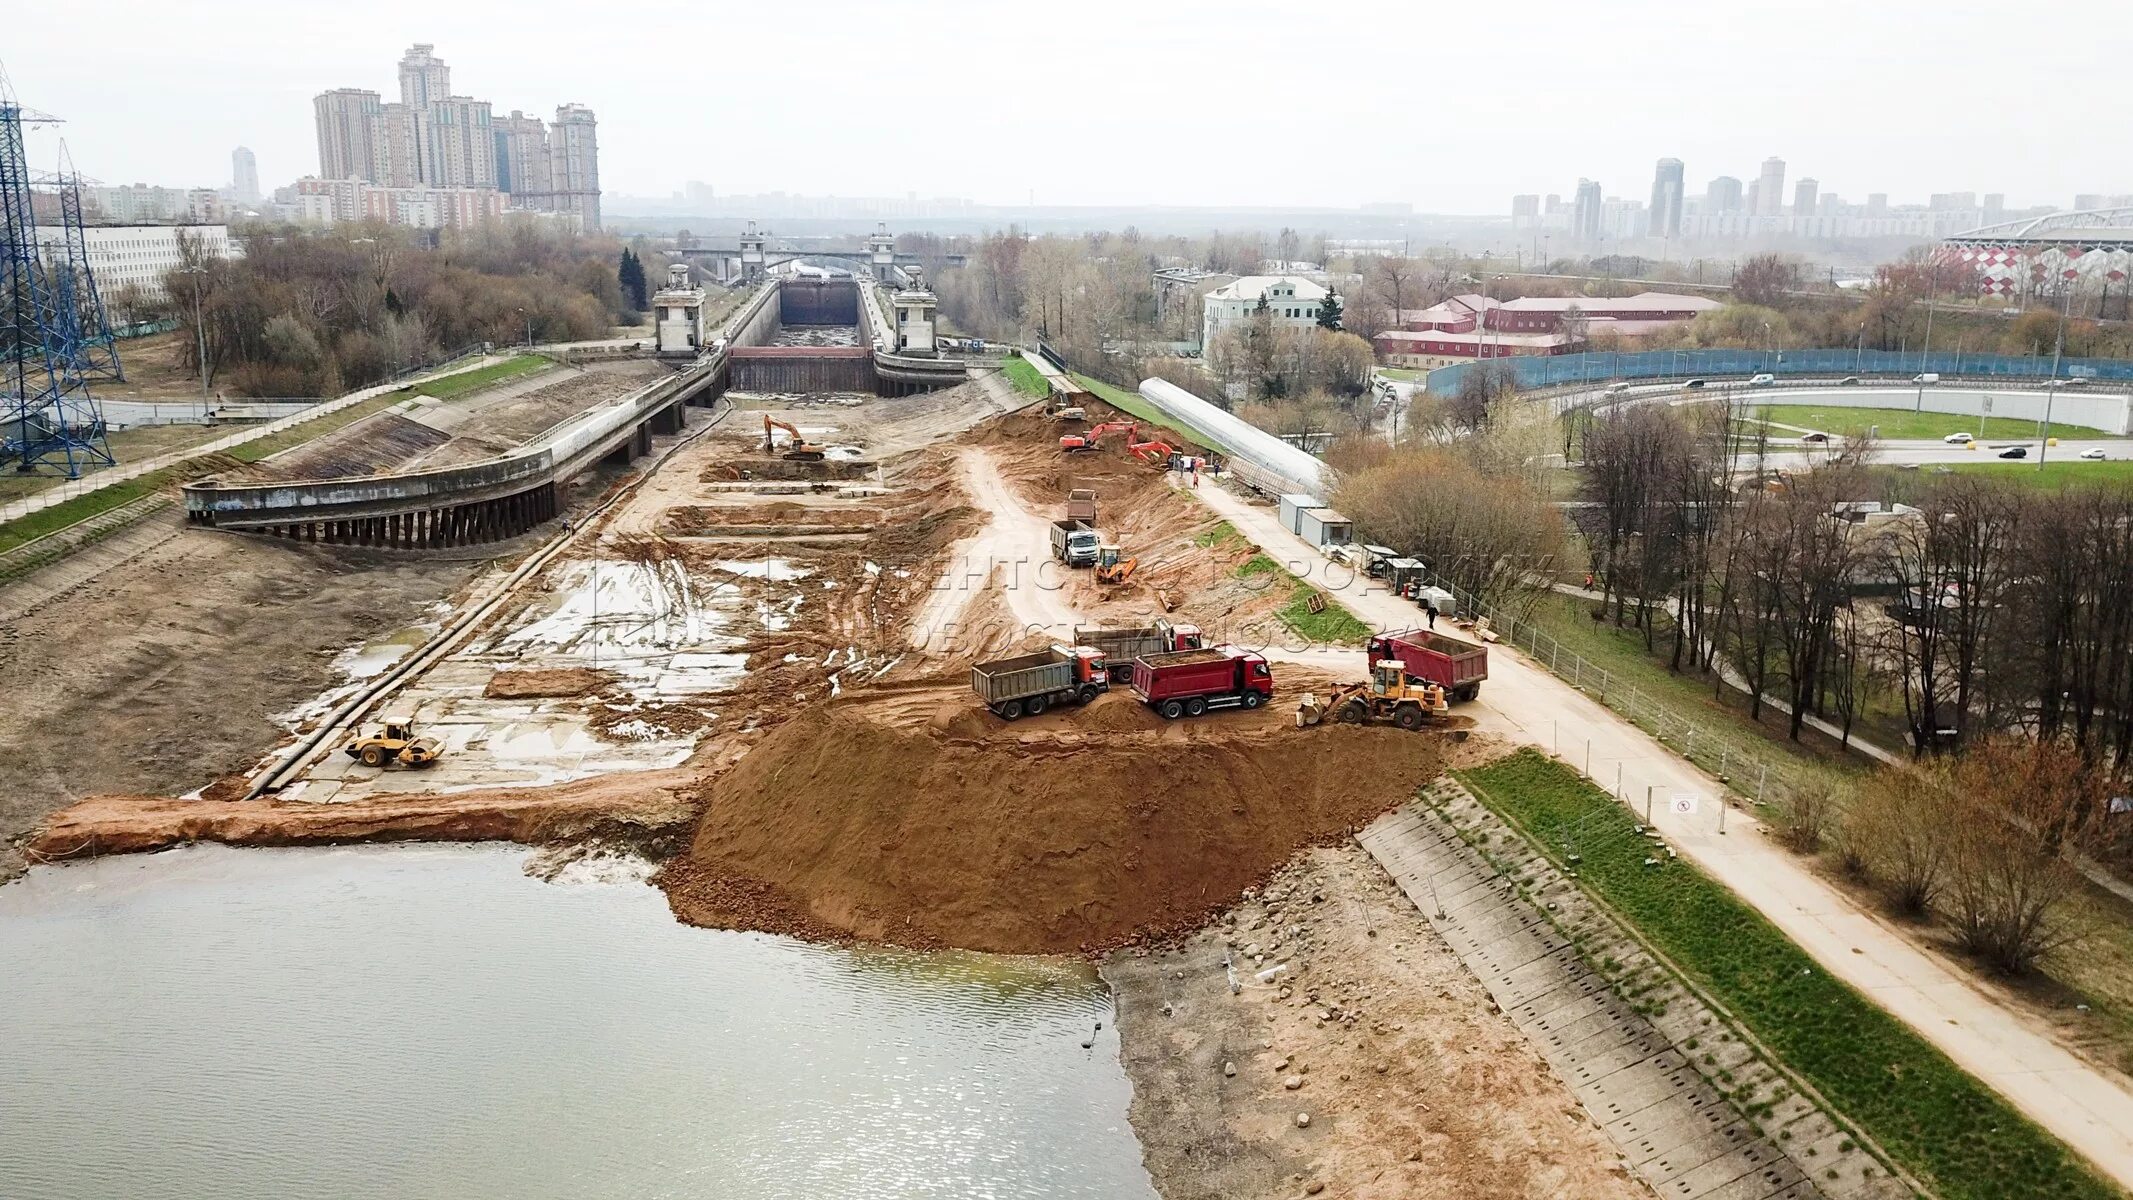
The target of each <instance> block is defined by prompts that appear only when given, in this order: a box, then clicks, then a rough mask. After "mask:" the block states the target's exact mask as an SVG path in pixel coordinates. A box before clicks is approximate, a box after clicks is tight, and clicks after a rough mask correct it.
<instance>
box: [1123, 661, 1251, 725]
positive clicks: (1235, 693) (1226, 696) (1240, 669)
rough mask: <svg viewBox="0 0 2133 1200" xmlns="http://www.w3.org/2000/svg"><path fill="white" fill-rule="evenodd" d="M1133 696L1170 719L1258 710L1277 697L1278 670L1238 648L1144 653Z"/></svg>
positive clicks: (1135, 664)
mask: <svg viewBox="0 0 2133 1200" xmlns="http://www.w3.org/2000/svg"><path fill="white" fill-rule="evenodd" d="M1133 694H1134V695H1136V696H1139V697H1140V698H1141V701H1142V703H1144V704H1146V705H1147V706H1148V707H1150V708H1152V709H1154V710H1155V711H1156V712H1157V713H1159V714H1161V715H1162V716H1164V717H1167V718H1177V717H1197V716H1199V715H1200V714H1202V713H1204V712H1206V711H1207V710H1208V709H1210V708H1232V707H1239V708H1257V707H1259V706H1260V705H1262V704H1265V703H1266V702H1267V701H1269V700H1271V699H1273V698H1274V672H1273V669H1272V668H1270V667H1268V666H1267V662H1266V659H1265V658H1264V657H1262V656H1260V655H1257V654H1254V653H1252V652H1251V651H1249V650H1239V649H1237V648H1236V647H1235V646H1214V647H1211V648H1209V649H1205V650H1175V651H1171V652H1169V653H1166V654H1144V655H1142V656H1141V657H1139V658H1137V659H1134V660H1133Z"/></svg>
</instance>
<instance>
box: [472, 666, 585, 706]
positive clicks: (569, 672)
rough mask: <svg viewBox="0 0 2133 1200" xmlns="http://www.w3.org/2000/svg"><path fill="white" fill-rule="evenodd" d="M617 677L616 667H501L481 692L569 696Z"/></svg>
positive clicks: (505, 696) (510, 696)
mask: <svg viewBox="0 0 2133 1200" xmlns="http://www.w3.org/2000/svg"><path fill="white" fill-rule="evenodd" d="M615 680H616V675H615V673H614V672H613V671H595V670H593V669H592V668H590V667H532V668H526V669H521V670H515V671H498V672H497V673H496V674H494V675H492V676H490V677H489V684H488V686H487V687H485V688H483V689H482V693H481V694H482V695H484V696H487V697H488V698H489V699H491V700H549V699H568V698H570V697H574V696H590V695H592V694H593V693H594V692H599V691H605V690H606V689H607V688H609V687H611V686H613V684H614V683H615Z"/></svg>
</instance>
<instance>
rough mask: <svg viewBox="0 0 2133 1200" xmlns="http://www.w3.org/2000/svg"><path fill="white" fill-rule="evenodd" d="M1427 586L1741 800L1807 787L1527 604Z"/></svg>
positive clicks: (1785, 799) (1761, 800)
mask: <svg viewBox="0 0 2133 1200" xmlns="http://www.w3.org/2000/svg"><path fill="white" fill-rule="evenodd" d="M1432 586H1436V587H1442V588H1444V589H1445V590H1446V591H1448V592H1450V593H1452V596H1453V598H1454V599H1455V600H1457V601H1458V603H1459V611H1460V612H1461V613H1464V614H1466V615H1467V616H1470V617H1476V618H1485V619H1487V621H1488V622H1489V626H1490V628H1491V629H1492V630H1493V631H1494V632H1495V633H1496V634H1497V636H1498V637H1499V638H1500V639H1501V640H1502V642H1503V643H1507V644H1509V645H1511V646H1513V647H1514V648H1516V649H1518V650H1520V651H1523V652H1524V653H1525V655H1526V657H1528V658H1530V659H1532V660H1533V661H1534V662H1535V663H1536V664H1538V665H1540V666H1541V667H1542V668H1544V669H1546V670H1547V672H1548V673H1549V674H1551V675H1553V676H1555V677H1556V678H1558V679H1560V680H1562V681H1563V682H1565V683H1567V684H1569V685H1570V686H1571V687H1573V688H1576V689H1577V690H1578V691H1579V692H1581V693H1583V694H1584V695H1585V696H1587V697H1589V698H1590V699H1592V700H1594V701H1597V702H1598V703H1599V704H1600V705H1601V706H1602V707H1604V708H1607V709H1610V710H1612V711H1614V712H1615V713H1618V714H1620V715H1621V716H1623V717H1626V718H1628V720H1629V721H1630V723H1631V724H1633V725H1635V726H1636V727H1637V728H1639V729H1642V730H1643V731H1644V732H1646V733H1648V734H1650V735H1651V736H1652V738H1653V739H1654V740H1656V741H1658V742H1659V743H1660V744H1661V745H1663V746H1665V747H1666V748H1667V749H1669V750H1671V751H1673V752H1674V753H1676V754H1678V755H1680V756H1681V757H1683V758H1685V759H1687V760H1688V761H1690V762H1691V763H1694V764H1695V765H1696V766H1697V767H1699V768H1701V769H1702V770H1704V771H1705V772H1707V773H1708V774H1710V775H1712V776H1714V777H1715V778H1716V779H1717V780H1718V781H1719V783H1721V784H1723V785H1725V786H1726V788H1728V789H1729V790H1730V791H1732V792H1733V794H1735V795H1737V796H1739V797H1740V798H1741V799H1743V800H1746V801H1749V802H1751V803H1753V804H1756V805H1758V806H1761V807H1764V808H1766V809H1772V810H1782V809H1785V808H1789V807H1790V805H1791V802H1792V797H1793V795H1794V794H1795V793H1796V792H1797V791H1798V790H1799V789H1800V788H1801V787H1803V786H1805V784H1806V775H1805V773H1804V772H1803V771H1801V770H1800V769H1799V767H1798V765H1797V764H1794V763H1788V762H1785V761H1784V760H1783V759H1782V758H1780V757H1779V756H1777V755H1774V754H1770V753H1765V752H1762V751H1760V750H1759V749H1757V748H1755V745H1754V744H1755V742H1756V741H1757V740H1760V737H1761V735H1760V734H1756V733H1744V732H1742V731H1740V730H1738V729H1733V728H1728V727H1725V726H1721V725H1717V724H1713V723H1710V722H1704V721H1698V720H1695V719H1693V718H1690V717H1687V716H1684V715H1682V714H1681V713H1680V712H1679V711H1677V710H1676V709H1675V708H1674V707H1673V705H1672V704H1671V703H1670V702H1669V700H1668V699H1667V698H1666V697H1664V696H1661V695H1658V694H1656V693H1654V692H1652V691H1649V690H1647V689H1645V688H1643V687H1642V686H1640V685H1638V684H1637V683H1636V682H1634V681H1632V680H1626V679H1624V678H1623V677H1622V676H1621V674H1620V673H1618V672H1614V671H1610V670H1608V669H1607V668H1606V667H1603V666H1601V665H1599V664H1598V663H1596V662H1593V661H1592V660H1591V659H1589V658H1586V657H1585V656H1584V655H1582V654H1579V653H1578V652H1577V651H1576V650H1573V649H1571V648H1570V647H1569V646H1567V645H1565V644H1564V643H1563V641H1562V639H1560V638H1558V637H1556V636H1555V635H1554V634H1551V633H1549V632H1548V631H1547V629H1546V628H1545V626H1544V624H1543V623H1542V622H1541V621H1540V620H1538V619H1536V618H1534V617H1533V616H1532V615H1531V612H1530V606H1529V607H1528V611H1526V612H1523V613H1521V612H1518V611H1514V609H1513V608H1512V607H1510V606H1506V605H1492V604H1487V603H1483V602H1481V601H1478V600H1476V599H1475V598H1474V597H1473V595H1471V594H1470V593H1468V592H1466V591H1465V590H1464V589H1462V588H1459V587H1457V586H1454V585H1452V584H1451V583H1449V582H1446V581H1443V580H1441V579H1439V580H1434V581H1433V584H1432ZM1551 749H1553V750H1554V751H1555V754H1556V756H1557V757H1558V758H1563V759H1565V760H1566V761H1571V762H1573V765H1574V764H1575V756H1574V755H1571V754H1568V753H1566V750H1565V748H1564V747H1562V746H1555V747H1551ZM1588 773H1589V772H1588ZM1603 786H1604V783H1603Z"/></svg>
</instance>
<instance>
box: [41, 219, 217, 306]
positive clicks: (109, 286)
mask: <svg viewBox="0 0 2133 1200" xmlns="http://www.w3.org/2000/svg"><path fill="white" fill-rule="evenodd" d="M81 234H82V249H83V251H84V252H86V253H87V254H88V256H89V270H90V271H91V272H92V273H93V274H95V276H96V290H97V294H98V295H100V296H102V297H103V298H104V299H105V300H107V301H108V300H110V299H111V298H112V297H113V296H116V295H117V294H118V293H119V292H120V290H122V289H124V288H129V287H131V288H138V289H139V290H140V292H141V294H142V295H144V296H146V297H149V298H151V299H157V300H160V299H163V297H164V289H163V277H164V276H165V275H167V274H168V273H170V272H171V271H172V270H174V269H176V268H178V267H181V266H183V265H184V264H185V256H184V253H183V252H182V251H181V249H180V248H179V246H178V239H179V237H181V236H183V237H186V238H190V239H193V240H194V241H195V242H197V243H198V245H199V249H200V253H201V254H202V256H204V257H207V258H241V257H243V255H244V250H243V248H242V247H240V246H239V245H238V244H237V242H236V241H235V240H234V239H232V238H231V237H230V231H229V228H228V227H227V226H224V225H90V226H86V227H84V228H83V229H82V231H81ZM37 240H38V242H39V243H41V244H42V245H43V246H44V247H45V254H46V255H47V256H48V257H49V256H51V255H53V254H55V253H56V254H57V255H59V256H60V257H62V258H63V257H65V255H66V230H64V229H62V228H60V227H58V226H54V225H40V226H38V227H37Z"/></svg>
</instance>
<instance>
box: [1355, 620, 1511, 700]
mask: <svg viewBox="0 0 2133 1200" xmlns="http://www.w3.org/2000/svg"><path fill="white" fill-rule="evenodd" d="M1367 654H1368V657H1367V658H1366V659H1365V660H1364V669H1365V670H1366V671H1367V670H1369V669H1370V667H1371V666H1373V665H1374V664H1377V663H1380V662H1383V661H1384V660H1386V659H1388V658H1389V659H1396V660H1398V662H1399V664H1400V667H1401V669H1402V670H1404V671H1406V672H1407V678H1408V679H1410V680H1412V681H1414V682H1416V683H1434V684H1436V685H1437V686H1438V687H1441V688H1443V689H1444V690H1445V691H1446V692H1448V693H1450V694H1451V697H1452V699H1454V700H1472V699H1473V698H1474V697H1476V696H1478V695H1480V694H1481V681H1482V680H1484V679H1487V678H1488V677H1489V648H1488V647H1487V646H1477V645H1475V644H1474V643H1472V642H1463V641H1460V640H1459V639H1458V638H1455V637H1446V636H1444V635H1443V634H1441V633H1432V632H1430V631H1429V630H1427V629H1409V630H1406V631H1405V632H1402V633H1385V634H1379V635H1377V636H1376V637H1373V638H1371V639H1370V644H1369V647H1368V650H1367Z"/></svg>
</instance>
